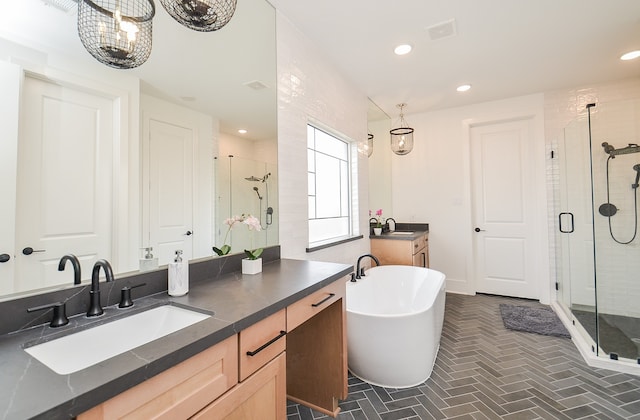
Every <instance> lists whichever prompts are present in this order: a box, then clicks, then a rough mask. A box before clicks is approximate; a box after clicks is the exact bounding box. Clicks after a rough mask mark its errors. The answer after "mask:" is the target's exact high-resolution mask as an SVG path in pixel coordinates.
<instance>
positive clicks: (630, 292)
mask: <svg viewBox="0 0 640 420" xmlns="http://www.w3.org/2000/svg"><path fill="white" fill-rule="evenodd" d="M638 98H640V78H637V79H629V80H621V81H616V82H608V83H601V84H593V85H589V86H582V87H576V88H567V89H562V90H557V91H552V92H546V93H545V137H546V142H547V149H548V150H557V145H558V143H559V142H560V141H562V138H563V135H564V134H563V130H564V128H565V127H566V126H567V125H568V124H569V123H570V122H571V121H573V120H574V119H576V118H577V117H579V116H581V115H585V114H586V109H585V106H586V105H587V104H588V103H596V104H602V105H603V107H604V104H606V103H610V102H620V101H627V100H629V99H638ZM596 108H597V106H596ZM619 128H620V127H610V129H611V132H610V133H611V135H613V136H615V134H616V130H618V129H619ZM621 141H622V140H620V141H616V142H615V146H616V147H622V146H624V145H625V144H623V143H621ZM612 144H614V143H612ZM603 156H604V154H603ZM603 161H604V160H602V159H600V160H599V161H598V162H597V164H598V165H602V163H603ZM547 164H548V167H547V176H548V178H547V186H548V188H549V194H548V196H549V197H556V198H557V196H558V195H557V194H555V195H554V194H553V191H556V189H557V188H558V182H559V178H558V173H559V171H558V167H557V164H558V162H557V161H552V160H547ZM629 173H630V174H631V175H633V173H632V172H631V168H629ZM631 175H629V177H630V176H631ZM630 181H633V180H628V182H627V183H629V182H630ZM611 182H612V183H616V182H626V178H625V179H624V180H613V179H612V180H611ZM603 185H604V184H603V183H600V185H598V186H597V188H598V189H602V188H603ZM599 195H600V196H602V192H599ZM627 199H629V197H627ZM622 200H623V199H622V198H621V199H620V200H619V201H620V202H622ZM613 201H614V200H613V199H612V202H613ZM627 201H628V200H627ZM628 205H629V204H628V203H627V206H628ZM555 206H556V202H555V199H554V200H549V203H548V214H549V237H550V238H553V237H554V235H555V225H554V222H555V218H556V217H557V213H556V210H555ZM627 225H628V223H627ZM599 234H600V236H603V235H604V236H606V235H608V227H607V228H606V232H602V230H599ZM605 243H606V244H608V245H607V246H606V247H605V248H600V249H601V252H602V253H604V254H607V253H611V255H614V254H615V255H622V254H627V255H626V258H625V257H623V260H624V263H621V262H620V261H616V259H614V258H613V256H612V257H611V258H604V259H600V258H599V261H601V262H599V268H598V271H602V272H606V273H608V274H607V275H602V276H599V278H598V280H599V290H601V291H602V292H599V293H598V307H599V310H600V311H603V312H606V313H614V314H621V315H629V316H635V317H639V316H640V308H638V306H637V296H638V295H640V281H639V279H638V273H640V258H637V255H638V252H639V249H638V245H631V246H625V245H619V244H615V243H614V242H613V241H609V240H607V241H606V242H605ZM612 247H613V248H612ZM615 247H626V248H624V249H623V250H622V252H618V251H620V250H619V249H618V250H616V249H614V248H615ZM556 250H557V249H556V244H555V243H554V242H553V241H551V246H550V250H549V252H550V254H549V259H550V263H551V276H552V278H553V277H555V269H556V265H555V253H556ZM629 253H631V254H633V255H628V254H629ZM616 262H617V263H618V264H616ZM602 264H604V265H602ZM607 265H608V266H607ZM614 290H615V291H617V292H616V293H613V291H614Z"/></svg>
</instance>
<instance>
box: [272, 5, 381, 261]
mask: <svg viewBox="0 0 640 420" xmlns="http://www.w3.org/2000/svg"><path fill="white" fill-rule="evenodd" d="M276 27H277V50H278V53H277V54H278V59H277V62H278V172H279V178H280V185H279V190H280V202H279V205H280V226H281V227H280V245H281V255H282V257H283V258H297V259H314V260H321V261H333V262H342V263H346V264H355V262H356V260H357V258H358V256H360V255H362V254H364V253H367V252H369V250H370V246H369V239H368V234H365V238H364V239H362V240H358V241H354V242H349V243H346V244H342V245H338V246H333V247H330V248H326V249H322V250H319V251H315V252H313V253H307V252H306V251H305V249H306V248H307V246H308V222H307V220H308V219H307V217H308V212H307V141H306V139H307V123H308V122H316V123H320V124H322V125H324V126H326V127H329V128H331V129H332V130H335V131H338V132H340V133H341V134H343V135H345V136H347V137H348V138H350V139H352V140H353V141H354V142H358V141H363V140H366V138H367V108H368V100H367V97H366V95H364V94H363V93H362V92H360V91H358V90H357V89H356V88H355V87H354V86H355V84H354V83H353V82H352V81H350V80H347V79H345V77H344V76H343V75H342V74H340V73H339V72H338V71H337V70H336V68H334V67H333V66H331V65H330V64H328V63H329V60H327V59H325V57H324V56H323V54H322V53H321V52H320V51H319V50H318V49H317V48H316V47H315V46H314V45H313V44H312V43H311V42H310V41H309V40H308V39H307V38H306V36H305V35H303V34H302V32H300V31H299V30H298V29H297V28H295V27H294V25H293V24H292V23H291V22H290V21H289V20H288V19H287V18H286V17H284V16H283V15H282V14H280V13H277V23H276ZM366 159H367V157H366V155H364V156H363V155H358V160H359V164H358V168H359V169H358V195H357V198H358V201H357V202H356V203H355V205H354V208H355V209H356V210H358V211H359V213H362V212H363V211H365V212H366V209H367V208H368V207H367V203H368V199H369V198H368V188H369V186H368V177H367V176H368V168H367V165H366V164H365V163H366ZM363 209H364V210H363ZM359 218H360V224H359V227H360V232H364V233H367V232H368V229H367V227H366V224H367V221H368V217H367V216H366V214H360V217H359Z"/></svg>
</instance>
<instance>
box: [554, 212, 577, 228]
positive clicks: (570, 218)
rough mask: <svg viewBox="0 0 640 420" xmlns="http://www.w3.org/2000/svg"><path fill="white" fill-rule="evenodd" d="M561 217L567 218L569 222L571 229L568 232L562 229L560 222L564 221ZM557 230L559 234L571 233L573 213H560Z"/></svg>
mask: <svg viewBox="0 0 640 420" xmlns="http://www.w3.org/2000/svg"><path fill="white" fill-rule="evenodd" d="M562 216H569V221H570V222H571V227H570V229H569V230H564V229H562V220H563V219H564V218H563V217H562ZM558 228H559V229H560V233H573V231H574V230H575V229H574V226H573V213H570V212H562V213H560V214H559V215H558Z"/></svg>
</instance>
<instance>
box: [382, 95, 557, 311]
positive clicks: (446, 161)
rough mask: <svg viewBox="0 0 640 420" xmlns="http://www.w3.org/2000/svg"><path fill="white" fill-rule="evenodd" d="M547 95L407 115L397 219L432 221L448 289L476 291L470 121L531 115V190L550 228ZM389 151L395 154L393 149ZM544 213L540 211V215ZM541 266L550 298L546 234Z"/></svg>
mask: <svg viewBox="0 0 640 420" xmlns="http://www.w3.org/2000/svg"><path fill="white" fill-rule="evenodd" d="M543 111H544V109H543V95H542V94H536V95H528V96H522V97H516V98H510V99H506V100H501V101H493V102H487V103H482V104H477V105H472V106H466V107H459V108H451V109H445V110H441V111H435V112H427V113H421V114H411V115H407V116H406V120H407V122H408V123H409V125H410V126H411V127H413V128H415V133H414V149H413V151H412V152H411V153H409V154H408V155H405V156H397V155H392V157H391V165H392V179H393V184H392V185H393V187H392V190H393V191H392V196H393V208H394V218H395V219H396V220H397V221H398V222H424V223H429V254H430V265H431V267H432V268H434V269H436V270H439V271H442V272H443V273H445V274H446V276H447V290H448V291H452V292H458V293H468V294H473V293H475V284H474V281H473V273H472V272H471V271H472V270H471V266H470V262H471V261H470V259H471V256H472V249H473V248H472V239H473V235H474V232H473V226H471V223H472V221H471V214H472V211H471V210H472V209H471V204H470V187H469V185H470V180H469V176H470V175H469V150H468V135H469V126H470V125H471V124H478V123H483V122H492V121H504V120H508V119H515V118H519V117H524V116H526V117H532V118H533V121H534V133H535V134H534V136H535V137H534V138H535V142H536V145H535V146H534V148H535V150H536V154H535V156H532V159H534V166H535V171H536V175H535V179H536V180H537V181H536V187H535V190H534V191H531V192H530V193H531V194H532V195H533V196H534V197H535V202H538V203H541V205H540V207H541V209H540V211H538V212H537V214H539V216H540V217H539V220H538V221H537V222H538V223H539V224H540V226H541V227H542V228H543V230H544V228H545V227H546V213H545V211H546V208H545V203H546V190H545V177H544V168H545V164H544V159H545V155H544V137H543V130H544V127H543V125H542V124H543ZM388 153H392V152H391V151H389V152H388ZM540 213H541V214H540ZM535 246H536V249H537V253H538V254H539V255H540V256H541V258H539V260H540V261H539V264H540V265H541V266H540V267H537V269H538V270H539V271H540V273H541V276H540V278H539V282H540V289H539V290H540V299H541V300H542V301H544V302H547V301H548V300H549V289H550V280H549V277H548V275H547V272H548V270H547V264H548V261H547V248H546V246H547V238H546V234H544V233H543V234H541V235H540V237H539V238H537V243H536V245H535Z"/></svg>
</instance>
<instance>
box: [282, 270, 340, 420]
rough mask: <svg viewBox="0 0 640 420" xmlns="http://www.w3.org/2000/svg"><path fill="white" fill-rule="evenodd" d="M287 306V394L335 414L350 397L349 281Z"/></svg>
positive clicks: (309, 405) (325, 411) (305, 403)
mask: <svg viewBox="0 0 640 420" xmlns="http://www.w3.org/2000/svg"><path fill="white" fill-rule="evenodd" d="M347 280H348V278H347V277H344V278H343V279H342V280H338V281H335V282H333V283H332V284H330V285H328V286H326V287H324V288H322V289H320V290H318V291H316V292H315V293H312V294H310V295H309V296H307V297H305V298H303V299H300V300H299V301H298V302H296V303H294V304H292V305H290V306H289V307H288V308H287V396H288V398H289V399H290V400H291V401H295V402H297V403H301V404H303V405H306V406H307V407H311V408H313V409H314V410H317V411H319V412H321V413H325V414H327V415H330V416H332V417H335V416H336V415H337V414H338V412H339V411H340V408H339V407H338V402H339V400H344V399H346V398H347V392H348V391H347V340H346V299H345V294H346V286H345V285H346V282H347Z"/></svg>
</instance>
